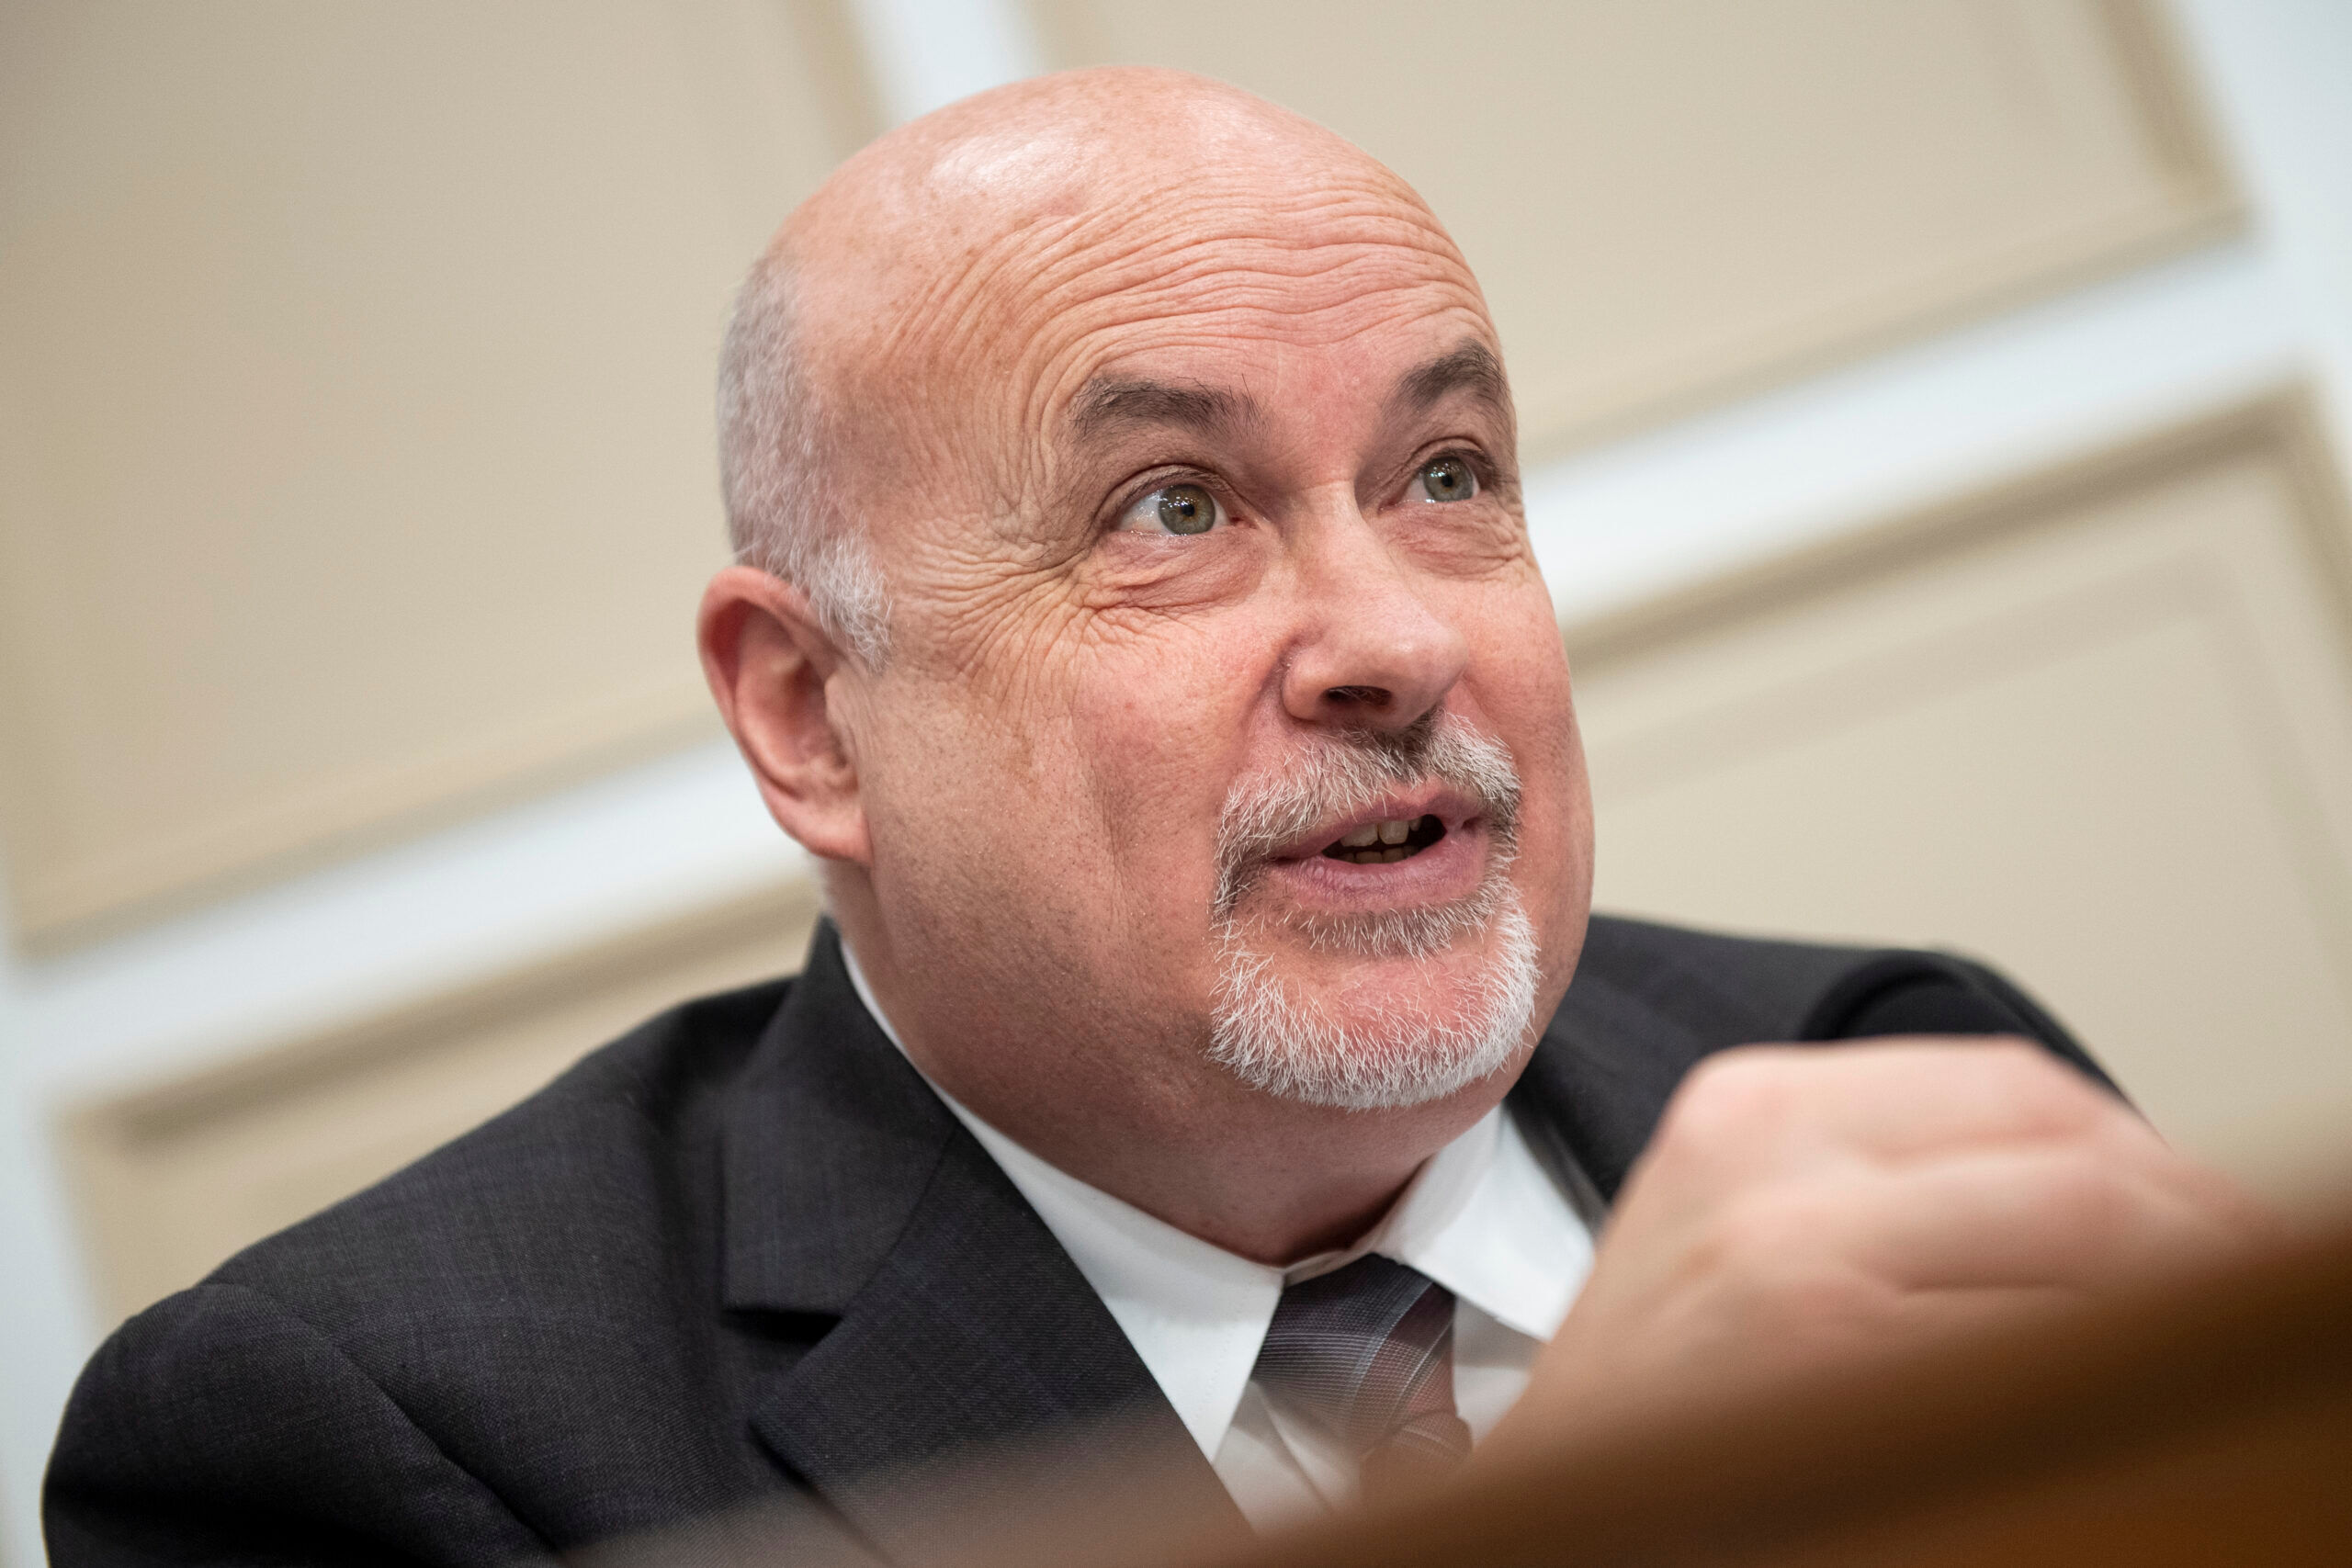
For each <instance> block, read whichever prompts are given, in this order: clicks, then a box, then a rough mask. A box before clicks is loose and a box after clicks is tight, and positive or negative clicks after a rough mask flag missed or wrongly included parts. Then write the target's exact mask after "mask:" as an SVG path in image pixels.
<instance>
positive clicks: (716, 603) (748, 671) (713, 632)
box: [695, 566, 873, 865]
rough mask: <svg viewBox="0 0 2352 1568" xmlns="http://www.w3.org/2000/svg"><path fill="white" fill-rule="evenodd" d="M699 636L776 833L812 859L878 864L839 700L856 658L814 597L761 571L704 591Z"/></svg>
mask: <svg viewBox="0 0 2352 1568" xmlns="http://www.w3.org/2000/svg"><path fill="white" fill-rule="evenodd" d="M695 631H696V636H697V640H698V641H699V643H700V645H701V649H702V669H703V674H704V676H705V678H706V679H707V680H708V681H709V682H710V694H711V695H712V696H713V697H715V698H717V699H718V711H719V714H720V716H722V717H723V718H725V719H726V721H727V728H728V730H729V733H730V734H732V735H733V736H734V737H735V744H736V745H737V747H739V748H740V749H741V750H742V753H743V760H744V761H747V762H749V763H751V765H752V777H753V778H754V779H756V780H757V781H758V783H759V786H760V795H761V797H762V798H763V799H764V800H765V801H766V802H767V806H768V813H769V815H771V816H773V817H774V818H775V819H776V824H777V826H779V827H781V828H782V829H784V830H785V831H786V833H789V834H791V835H792V837H793V838H795V839H797V840H799V841H800V843H801V844H802V845H803V846H805V847H806V848H807V849H808V850H809V852H810V853H811V854H816V855H821V856H823V857H824V858H826V859H828V860H838V861H853V862H855V863H857V864H860V865H870V864H871V863H872V861H873V850H872V845H871V842H870V840H868V839H867V837H866V831H865V807H864V805H863V803H862V802H861V801H860V800H859V798H858V792H857V766H856V762H855V760H854V758H853V757H852V756H851V754H850V751H849V750H848V747H847V746H846V744H845V743H844V741H843V738H842V731H841V727H840V722H839V721H840V717H841V716H840V715H839V714H838V713H836V712H834V711H833V709H832V708H831V695H832V693H833V691H834V683H835V678H836V676H837V675H846V674H847V673H848V670H847V668H846V666H847V656H846V655H845V654H843V653H842V650H841V649H839V648H837V647H836V646H835V645H834V643H833V640H832V638H831V637H828V636H827V635H826V634H825V630H824V628H823V627H822V626H820V625H819V624H818V621H817V617H816V615H815V614H814V613H813V612H812V611H811V610H810V609H809V598H808V595H806V594H804V593H803V592H800V590H799V589H797V588H795V587H794V586H793V585H792V584H790V583H788V582H786V581H783V580H781V579H779V578H776V577H772V576H770V575H769V574H768V573H766V572H764V571H761V570H757V569H756V568H753V567H748V566H730V567H729V568H727V569H726V570H724V571H721V572H720V573H719V574H718V576H717V577H714V578H712V579H711V580H710V586H709V587H708V588H707V589H706V590H704V592H703V596H702V612H701V615H699V617H698V618H697V620H696V625H695Z"/></svg>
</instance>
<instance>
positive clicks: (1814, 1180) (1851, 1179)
mask: <svg viewBox="0 0 2352 1568" xmlns="http://www.w3.org/2000/svg"><path fill="white" fill-rule="evenodd" d="M2275 1224H2276V1222H2275V1221H2273V1220H2272V1219H2271V1217H2270V1216H2269V1215H2268V1214H2267V1213H2266V1212H2265V1211H2263V1210H2262V1209H2261V1208H2260V1207H2259V1206H2258V1205H2256V1203H2255V1202H2254V1201H2253V1200H2252V1199H2251V1198H2250V1197H2248V1196H2247V1195H2246V1194H2245V1193H2244V1192H2243V1191H2242V1190H2239V1189H2238V1188H2237V1187H2236V1186H2235V1185H2234V1184H2233V1182H2231V1181H2230V1180H2229V1179H2227V1178H2225V1177H2223V1176H2222V1175H2220V1174H2219V1173H2217V1172H2214V1171H2211V1170H2209V1169H2206V1168H2203V1167H2200V1166H2199V1165H2197V1164H2195V1163H2193V1162H2191V1161H2189V1160H2188V1159H2185V1158H2183V1157H2181V1156H2178V1155H2177V1154H2175V1153H2173V1152H2172V1151H2171V1150H2170V1149H2169V1148H2167V1147H2166V1146H2165V1144H2164V1142H2163V1140H2161V1139H2160V1138H2158V1137H2157V1136H2156V1134H2154V1132H2153V1131H2152V1130H2151V1129H2150V1128H2149V1127H2148V1125H2147V1123H2146V1122H2143V1121H2142V1120H2141V1119H2140V1118H2139V1117H2138V1116H2136V1115H2135V1114H2133V1113H2132V1111H2131V1110H2130V1109H2129V1108H2128V1107H2126V1106H2124V1105H2123V1104H2121V1103H2120V1102H2119V1101H2118V1100H2115V1099H2114V1098H2112V1097H2111V1096H2109V1094H2107V1093H2106V1092H2104V1091H2103V1090H2101V1089H2098V1088H2097V1087H2095V1086H2094V1085H2092V1084H2091V1083H2089V1082H2088V1081H2086V1079H2085V1078H2084V1077H2082V1076H2081V1075H2080V1074H2078V1073H2076V1072H2075V1071H2074V1070H2073V1069H2072V1068H2069V1067H2067V1066H2064V1065H2063V1064H2061V1063H2059V1062H2057V1061H2055V1060H2053V1059H2052V1057H2051V1056H2050V1055H2048V1054H2047V1053H2046V1052H2044V1051H2041V1050H2040V1049H2039V1048H2037V1047H2035V1046H2033V1045H2031V1044H2029V1043H2025V1042H2023V1041H2016V1042H2011V1041H2007V1040H1995V1041H1986V1040H1983V1039H1973V1040H1966V1041H1961V1040H1943V1039H1928V1038H1920V1039H1904V1040H1888V1041H1883V1042H1874V1043H1869V1044H1863V1045H1854V1046H1843V1047H1839V1048H1837V1049H1834V1050H1823V1049H1820V1048H1818V1047H1799V1046H1749V1047H1745V1048H1742V1049H1740V1050H1736V1051H1730V1052H1725V1053H1724V1054H1722V1055H1717V1056H1714V1057H1712V1058H1710V1059H1709V1060H1708V1061H1707V1062H1706V1063H1705V1064H1704V1065H1702V1066H1700V1067H1699V1068H1698V1069H1697V1070H1696V1071H1694V1072H1693V1073H1692V1074H1691V1077H1690V1078H1689V1079H1688V1080H1687V1081H1686V1082H1685V1083H1684V1084H1683V1086H1682V1088H1681V1089H1679V1091H1678V1092H1677V1094H1676V1096H1675V1098H1674V1100H1673V1102H1672V1103H1671V1104H1670V1105H1669V1106H1668V1110H1667V1112H1666V1115H1665V1118H1664V1120H1663V1121H1662V1122H1660V1124H1659V1127H1658V1132H1657V1137H1656V1139H1655V1140H1654V1141H1653V1143H1652V1144H1651V1145H1650V1147H1649V1149H1648V1151H1647V1152H1646V1153H1645V1155H1644V1156H1643V1157H1642V1159H1641V1160H1640V1162H1639V1163H1637V1164H1636V1165H1635V1166H1634V1170H1633V1172H1632V1174H1631V1175H1630V1176H1629V1178H1628V1179H1627V1181H1626V1184H1625V1187H1624V1190H1623V1193H1622V1194H1621V1196H1620V1201H1619V1202H1618V1205H1617V1208H1616V1211H1615V1213H1613V1214H1612V1216H1611V1220H1610V1222H1609V1226H1608V1229H1607V1231H1606V1232H1605V1233H1604V1235H1602V1238H1601V1246H1600V1253H1599V1256H1598V1258H1597V1259H1596V1261H1595V1265H1594V1269H1593V1273H1592V1277H1591V1279H1590V1280H1589V1282H1588V1283H1587V1285H1586V1287H1585V1291H1584V1293H1583V1295H1582V1296H1581V1297H1580V1298H1579V1299H1578V1301H1577V1304H1576V1307H1575V1309H1574V1310H1573V1311H1571V1312H1570V1313H1569V1314H1568V1317H1567V1320H1566V1323H1564V1324H1563V1325H1561V1329H1560V1332H1559V1334H1558V1336H1557V1337H1555V1339H1554V1341H1553V1343H1552V1345H1551V1347H1550V1348H1549V1349H1547V1350H1546V1351H1545V1352H1544V1359H1543V1360H1542V1361H1541V1362H1540V1363H1539V1365H1538V1367H1537V1370H1536V1374H1535V1378H1534V1381H1533V1382H1532V1384H1531V1386H1530V1388H1529V1390H1528V1393H1527V1395H1526V1397H1525V1398H1524V1399H1523V1400H1522V1401H1521V1404H1520V1405H1519V1406H1518V1408H1517V1409H1515V1410H1514V1411H1513V1412H1512V1413H1511V1416H1510V1418H1509V1419H1508V1420H1506V1421H1505V1422H1504V1424H1503V1425H1502V1426H1501V1427H1498V1429H1497V1431H1496V1433H1495V1435H1494V1438H1493V1439H1492V1440H1490V1442H1489V1444H1488V1445H1487V1447H1488V1449H1489V1450H1500V1451H1504V1452H1508V1451H1510V1450H1512V1449H1514V1448H1517V1447H1520V1446H1521V1445H1523V1444H1525V1443H1526V1442H1528V1441H1529V1440H1531V1439H1532V1438H1539V1437H1540V1436H1541V1435H1542V1434H1543V1433H1544V1432H1547V1431H1555V1430H1561V1429H1565V1428H1566V1427H1567V1425H1568V1424H1572V1423H1578V1422H1596V1421H1605V1420H1609V1419H1611V1418H1612V1417H1615V1416H1624V1415H1638V1414H1640V1413H1643V1412H1645V1411H1646V1412H1652V1413H1655V1412H1657V1411H1659V1410H1662V1409H1665V1408H1668V1407H1670V1406H1673V1405H1678V1404H1688V1403H1692V1402H1707V1401H1712V1400H1714V1399H1719V1398H1722V1397H1724V1396H1725V1395H1727V1394H1728V1395H1736V1394H1738V1393H1741V1392H1743V1391H1753V1390H1756V1389H1759V1388H1763V1387H1769V1386H1772V1385H1774V1384H1776V1383H1780V1382H1790V1381H1793V1380H1796V1379H1799V1378H1802V1377H1803V1376H1804V1374H1806V1373H1807V1372H1809V1371H1826V1370H1829V1369H1833V1368H1837V1367H1840V1366H1851V1365H1855V1364H1858V1363H1863V1362H1866V1361H1868V1360H1869V1359H1871V1358H1873V1357H1877V1356H1881V1355H1885V1354H1890V1353H1901V1352H1904V1351H1906V1350H1910V1349H1914V1348H1922V1347H1924V1346H1926V1345H1928V1344H1929V1343H1932V1342H1933V1341H1934V1340H1935V1339H1936V1338H1937V1337H1941V1336H1946V1335H1950V1334H1951V1333H1954V1332H1956V1331H1961V1330H1964V1329H1967V1328H1969V1327H1972V1326H1975V1325H1985V1324H1987V1323H1989V1322H1996V1321H1998V1320H2000V1319H2002V1318H2003V1317H2004V1316H2017V1315H2020V1314H2026V1313H2030V1312H2032V1311H2034V1310H2037V1309H2038V1308H2047V1307H2048V1306H2051V1305H2052V1304H2055V1303H2061V1302H2064V1301H2065V1300H2067V1299H2069V1298H2077V1299H2079V1298H2090V1297H2096V1296H2098V1295H2101V1294H2102V1293H2108V1292H2114V1291H2116V1290H2117V1289H2118V1288H2120V1287H2125V1286H2128V1285H2131V1284H2132V1283H2134V1282H2137V1281H2140V1280H2145V1279H2146V1278H2147V1277H2148V1276H2149V1275H2150V1274H2152V1273H2154V1272H2157V1271H2160V1270H2163V1269H2167V1268H2177V1267H2182V1266H2188V1265H2193V1264H2195V1263H2197V1262H2199V1261H2203V1260H2207V1259H2218V1258H2222V1257H2223V1256H2225V1255H2227V1254H2228V1253H2229V1252H2231V1251H2232V1250H2234V1249H2236V1248H2239V1247H2244V1246H2246V1245H2247V1244H2249V1243H2251V1242H2253V1241H2255V1240H2257V1239H2260V1238H2262V1237H2264V1236H2267V1235H2270V1234H2271V1233H2272V1231H2273V1230H2274V1229H2275Z"/></svg>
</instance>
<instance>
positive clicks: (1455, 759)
mask: <svg viewBox="0 0 2352 1568" xmlns="http://www.w3.org/2000/svg"><path fill="white" fill-rule="evenodd" d="M1430 782H1435V783H1438V784H1442V785H1444V786H1445V787H1446V788H1448V789H1450V790H1453V792H1454V793H1456V794H1458V795H1462V796H1464V798H1466V799H1468V800H1471V801H1473V802H1475V803H1476V806H1477V808H1478V814H1479V815H1480V816H1481V817H1483V818H1485V819H1486V822H1487V830H1488V831H1489V832H1490V833H1492V834H1493V835H1494V838H1495V842H1496V846H1497V848H1498V850H1500V851H1501V852H1502V854H1503V855H1504V856H1505V857H1508V856H1509V855H1510V852H1511V851H1512V849H1513V848H1514V847H1515V846H1516V845H1517V843H1518V829H1519V799H1520V783H1519V770H1518V769H1517V768H1516V767H1514V766H1512V764H1511V758H1510V749H1509V748H1507V747H1506V746H1504V745H1503V743H1502V742H1501V741H1499V740H1497V739H1494V738H1493V737H1491V736H1487V735H1481V734H1479V733H1478V732H1477V731H1476V730H1475V729H1473V728H1471V727H1470V725H1469V724H1468V722H1467V721H1465V720H1464V719H1463V718H1462V717H1460V716H1458V715H1454V714H1449V713H1443V712H1441V711H1439V710H1436V709H1432V710H1430V712H1428V713H1426V714H1423V715H1422V716H1420V717H1419V718H1417V719H1415V720H1414V721H1413V722H1412V723H1411V724H1408V725H1407V726H1406V727H1404V728H1402V729H1349V730H1339V731H1334V732H1332V733H1330V734H1329V735H1327V736H1324V737H1322V738H1320V739H1317V740H1316V741H1315V742H1314V744H1313V745H1312V746H1311V747H1310V748H1309V749H1308V750H1306V751H1304V752H1303V753H1301V754H1300V756H1299V757H1298V759H1297V760H1296V761H1294V762H1293V763H1291V764H1290V765H1289V766H1288V767H1286V768H1284V769H1283V771H1282V772H1280V773H1272V774H1269V775H1267V776H1265V777H1262V778H1258V779H1248V780H1244V781H1242V782H1241V783H1239V784H1235V785H1234V787H1233V789H1232V791H1231V793H1230V794H1228V795H1227V796H1226V802H1225V809H1224V811H1223V812H1222V813H1221V814H1220V815H1219V817H1218V819H1217V835H1216V851H1217V876H1216V914H1217V916H1218V918H1220V919H1225V918H1227V917H1229V916H1231V914H1232V913H1233V910H1234V908H1235V906H1236V905H1238V903H1239V902H1240V901H1241V899H1242V897H1244V896H1245V895H1247V894H1248V893H1249V891H1250V886H1251V885H1252V884H1253V883H1254V882H1255V881H1256V880H1257V877H1258V874H1260V872H1261V870H1262V868H1263V866H1264V863H1265V862H1266V859H1267V857H1268V856H1270V855H1272V853H1273V852H1275V851H1277V850H1281V849H1284V848H1287V847H1288V846H1290V845H1293V844H1295V843H1296V842H1298V840H1301V839H1303V838H1305V837H1306V835H1307V834H1308V833H1311V832H1313V831H1314V830H1315V829H1316V828H1317V827H1318V826H1320V825H1321V824H1323V823H1326V822H1329V821H1332V820H1334V819H1336V818H1341V817H1346V816H1349V815H1351V814H1353V813H1355V812H1358V811H1361V810H1363V808H1364V807H1367V806H1370V805H1371V804H1372V803H1373V802H1374V801H1376V800H1378V799H1379V798H1380V797H1381V796H1382V795H1387V794H1390V793H1391V792H1393V791H1395V790H1397V789H1398V788H1400V787H1403V788H1411V787H1413V786H1415V785H1418V784H1428V783H1430Z"/></svg>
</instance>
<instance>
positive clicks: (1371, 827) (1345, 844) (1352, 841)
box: [1340, 822, 1380, 850]
mask: <svg viewBox="0 0 2352 1568" xmlns="http://www.w3.org/2000/svg"><path fill="white" fill-rule="evenodd" d="M1379 837H1380V824H1379V823H1377V822H1367V823H1365V824H1364V825H1363V827H1361V828H1357V829H1351V830H1350V832H1349V834H1348V836H1347V837H1346V838H1344V839H1341V840H1340V846H1341V847H1342V848H1345V849H1351V850H1360V849H1362V848H1363V847H1364V846H1365V845H1366V844H1369V843H1371V842H1373V841H1374V840H1376V839H1378V838H1379Z"/></svg>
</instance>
